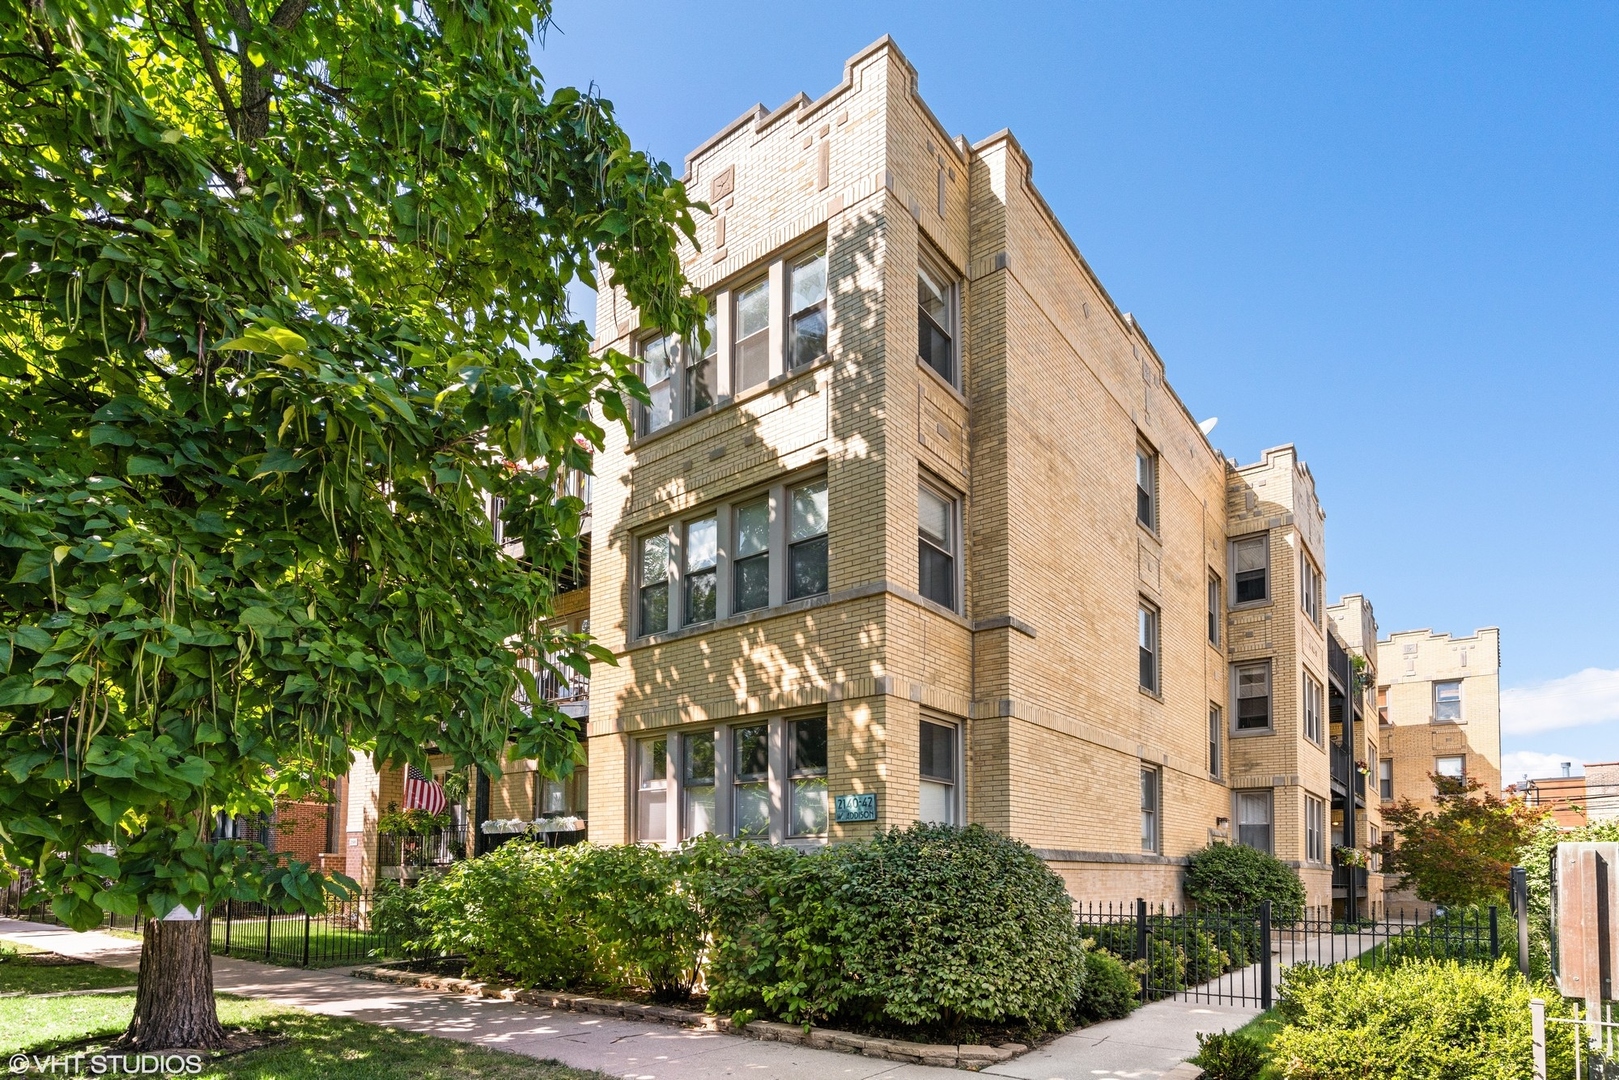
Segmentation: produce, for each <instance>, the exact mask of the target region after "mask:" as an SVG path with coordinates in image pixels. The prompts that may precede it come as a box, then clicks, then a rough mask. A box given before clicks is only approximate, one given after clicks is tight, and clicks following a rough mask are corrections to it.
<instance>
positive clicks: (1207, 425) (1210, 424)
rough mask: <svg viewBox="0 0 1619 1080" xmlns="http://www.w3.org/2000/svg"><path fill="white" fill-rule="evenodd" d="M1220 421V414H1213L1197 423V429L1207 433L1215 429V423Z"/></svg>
mask: <svg viewBox="0 0 1619 1080" xmlns="http://www.w3.org/2000/svg"><path fill="white" fill-rule="evenodd" d="M1219 422H1220V418H1219V417H1218V416H1211V417H1209V418H1208V419H1207V420H1205V421H1203V422H1202V423H1201V424H1199V425H1197V430H1199V431H1201V432H1202V433H1203V434H1205V435H1207V434H1208V433H1209V432H1211V431H1213V430H1214V425H1215V424H1218V423H1219Z"/></svg>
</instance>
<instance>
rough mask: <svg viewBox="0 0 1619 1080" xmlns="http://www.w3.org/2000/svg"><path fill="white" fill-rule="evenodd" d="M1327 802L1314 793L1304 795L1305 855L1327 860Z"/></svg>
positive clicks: (1311, 859) (1316, 859) (1317, 859)
mask: <svg viewBox="0 0 1619 1080" xmlns="http://www.w3.org/2000/svg"><path fill="white" fill-rule="evenodd" d="M1326 831H1327V804H1326V803H1324V802H1322V801H1321V800H1320V799H1317V798H1316V797H1315V796H1313V795H1306V796H1305V797H1304V857H1305V858H1306V859H1308V860H1310V861H1311V862H1326V861H1327V838H1326Z"/></svg>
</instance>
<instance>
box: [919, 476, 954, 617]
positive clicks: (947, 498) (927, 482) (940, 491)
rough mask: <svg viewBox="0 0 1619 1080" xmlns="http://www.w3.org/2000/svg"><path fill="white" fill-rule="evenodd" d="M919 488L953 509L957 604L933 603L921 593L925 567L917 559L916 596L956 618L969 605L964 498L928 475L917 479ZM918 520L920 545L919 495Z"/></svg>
mask: <svg viewBox="0 0 1619 1080" xmlns="http://www.w3.org/2000/svg"><path fill="white" fill-rule="evenodd" d="M917 487H918V488H927V489H928V490H929V491H930V492H932V493H933V495H934V496H935V497H936V498H938V499H941V500H943V501H944V502H945V503H947V504H948V505H949V507H950V574H951V584H950V591H951V594H952V596H951V598H952V599H953V600H954V601H955V603H953V604H951V605H949V606H946V605H944V604H941V603H939V602H938V601H937V600H934V599H933V598H932V597H929V596H927V595H925V594H923V592H922V566H921V562H920V560H918V563H917V567H916V594H917V596H919V597H921V598H922V600H923V601H924V602H926V603H928V604H932V605H934V606H936V607H939V608H943V609H944V610H946V611H949V612H950V613H951V614H953V615H960V614H961V613H962V612H963V611H964V610H966V604H965V600H966V597H965V596H964V595H963V594H964V593H965V592H966V581H967V578H966V573H965V569H964V564H965V563H966V558H965V555H964V550H965V545H964V544H963V539H964V537H963V529H962V525H963V523H964V520H965V515H964V514H963V511H962V498H961V496H960V495H959V494H957V493H956V489H955V488H953V487H951V486H950V485H948V484H946V483H944V482H942V481H940V480H935V479H934V478H933V477H932V476H931V475H929V474H928V473H922V474H920V475H919V476H918V477H917ZM917 518H918V522H917V528H916V536H917V542H918V543H920V542H921V539H922V526H921V521H920V518H921V498H920V493H918V499H917Z"/></svg>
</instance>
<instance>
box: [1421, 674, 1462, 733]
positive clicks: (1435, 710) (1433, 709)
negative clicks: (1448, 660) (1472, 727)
mask: <svg viewBox="0 0 1619 1080" xmlns="http://www.w3.org/2000/svg"><path fill="white" fill-rule="evenodd" d="M1451 683H1455V684H1456V719H1454V720H1450V719H1444V720H1441V719H1440V718H1439V688H1440V687H1441V686H1449V685H1450V684H1451ZM1465 683H1466V680H1464V679H1435V680H1434V681H1433V684H1432V689H1431V690H1429V691H1428V708H1429V710H1430V713H1429V719H1430V722H1432V723H1435V724H1465V723H1467V697H1466V686H1465Z"/></svg>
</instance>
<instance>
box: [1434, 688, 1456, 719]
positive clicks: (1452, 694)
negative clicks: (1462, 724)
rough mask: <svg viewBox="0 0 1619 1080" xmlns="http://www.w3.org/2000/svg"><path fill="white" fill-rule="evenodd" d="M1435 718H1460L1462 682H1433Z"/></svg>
mask: <svg viewBox="0 0 1619 1080" xmlns="http://www.w3.org/2000/svg"><path fill="white" fill-rule="evenodd" d="M1433 696H1434V710H1433V715H1434V719H1435V720H1460V719H1461V718H1462V684H1461V683H1459V682H1440V683H1434V684H1433Z"/></svg>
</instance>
